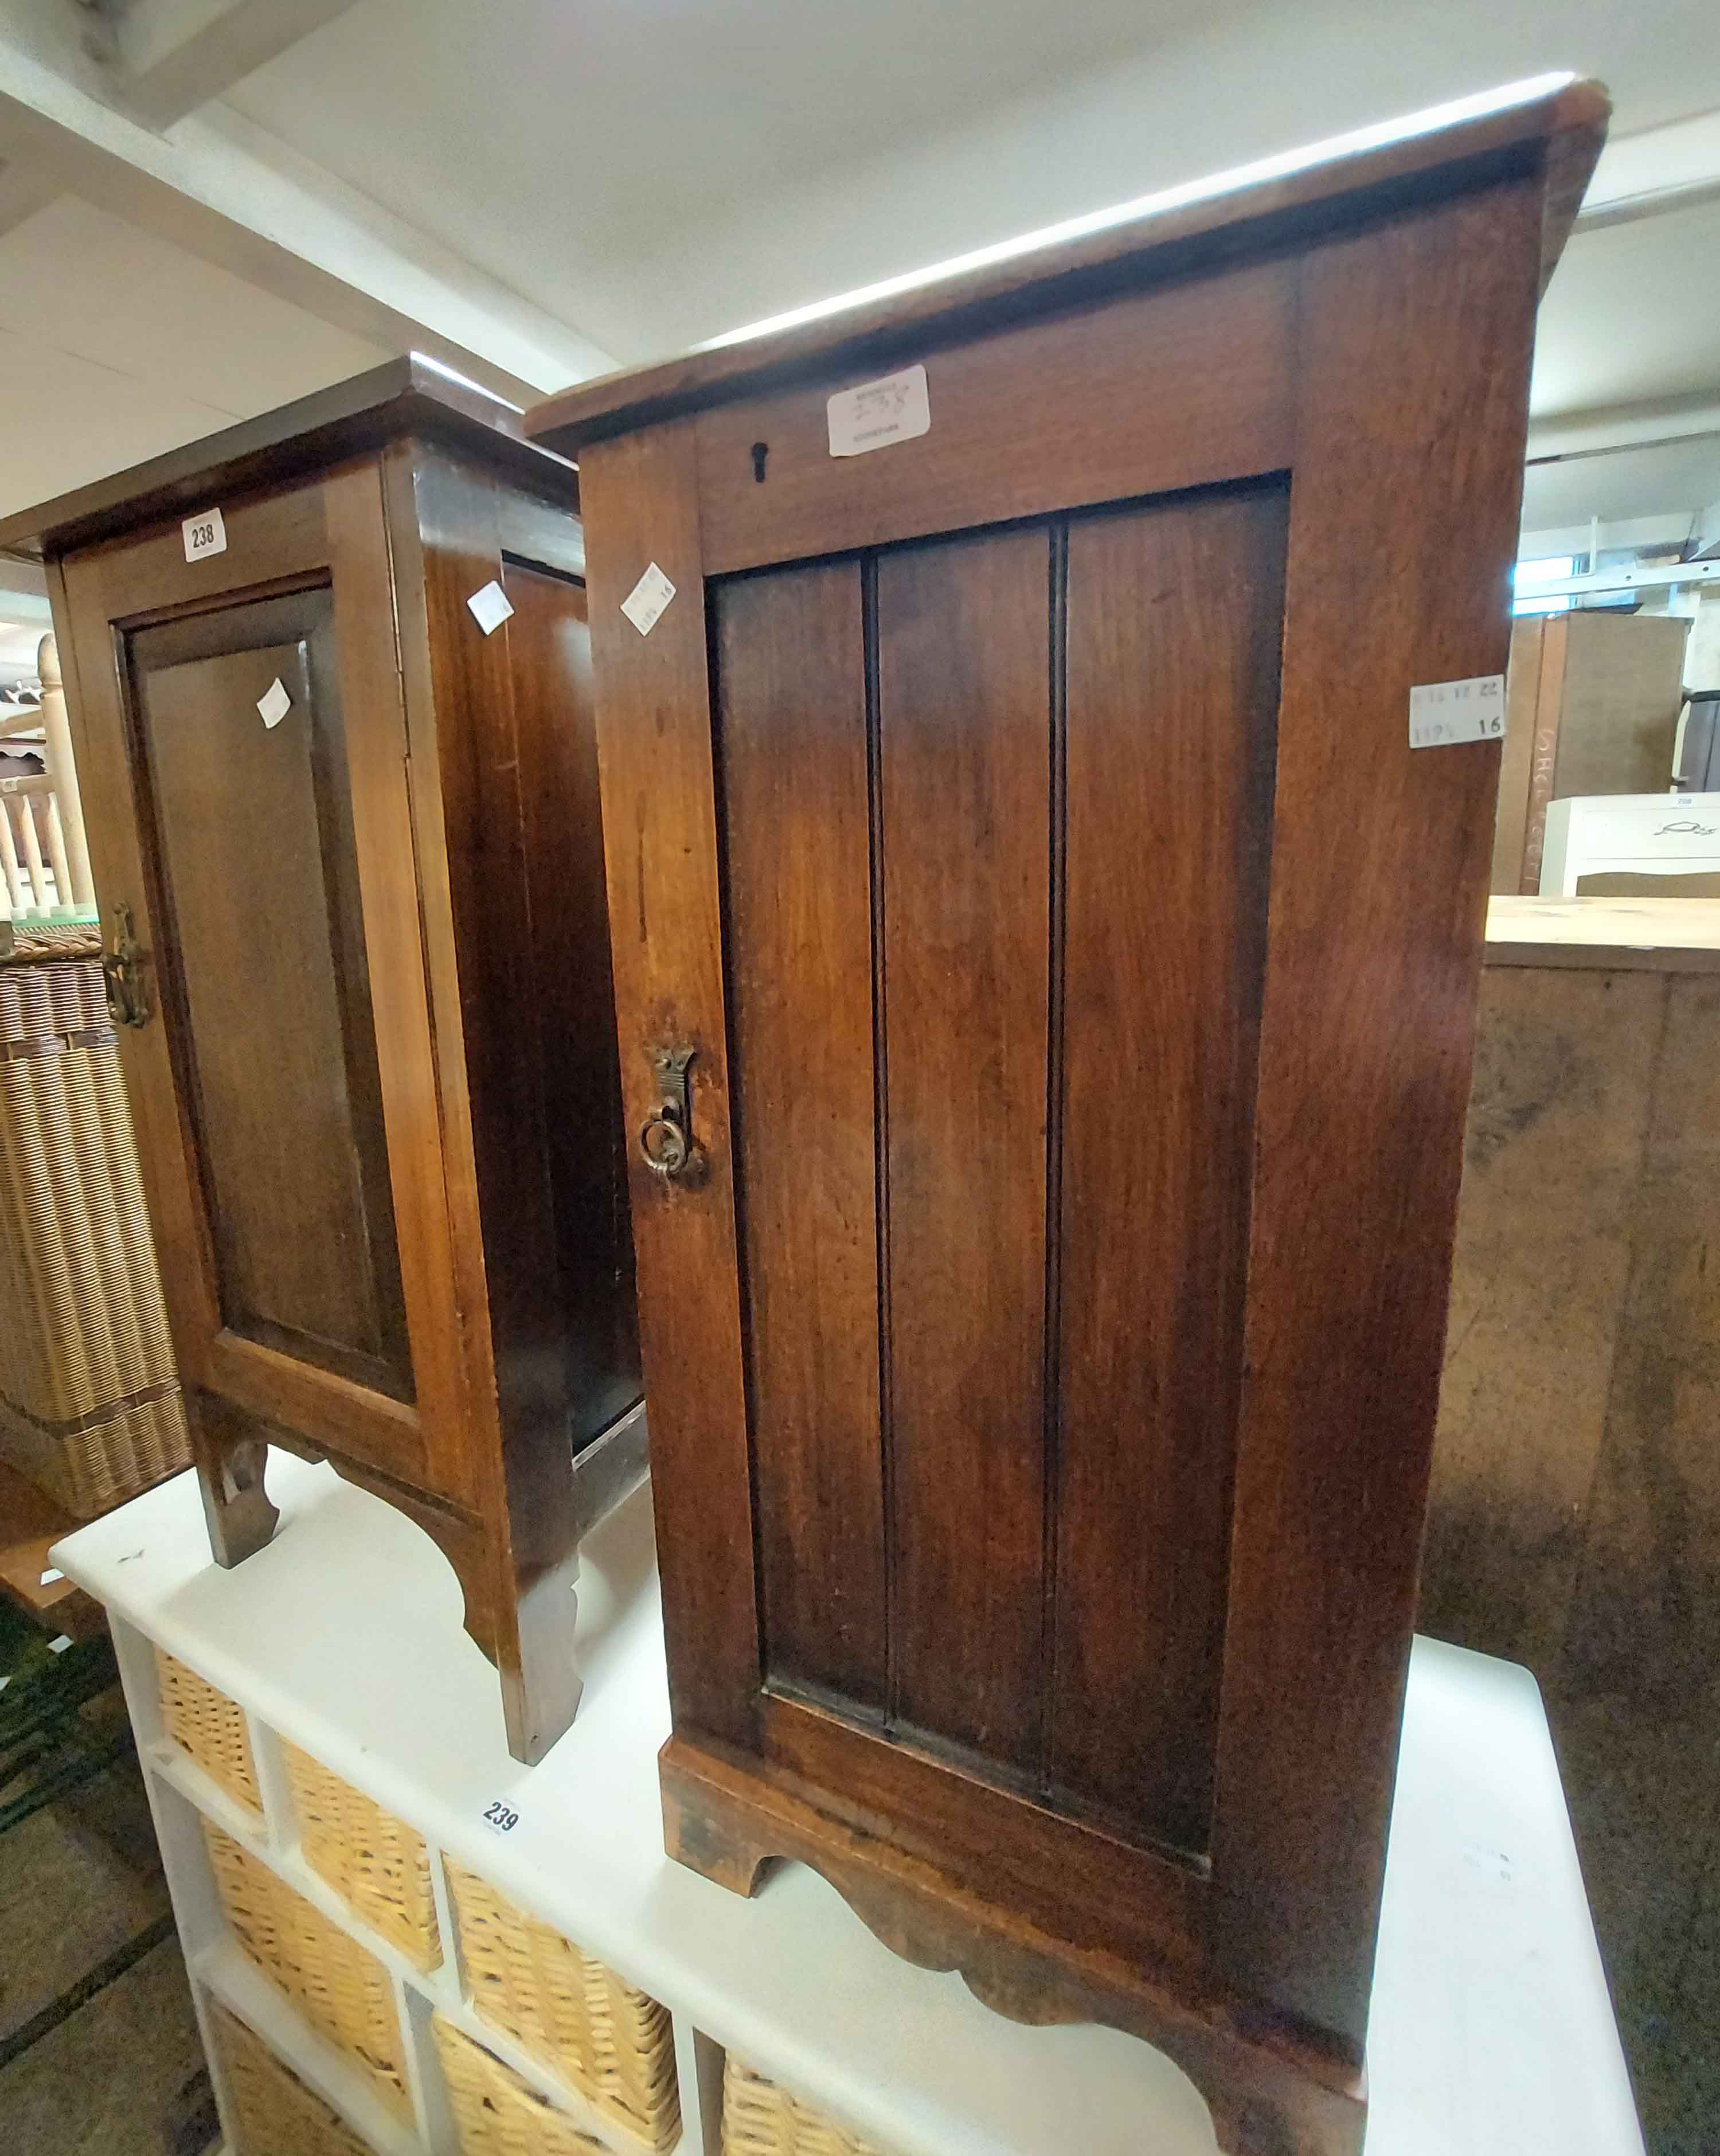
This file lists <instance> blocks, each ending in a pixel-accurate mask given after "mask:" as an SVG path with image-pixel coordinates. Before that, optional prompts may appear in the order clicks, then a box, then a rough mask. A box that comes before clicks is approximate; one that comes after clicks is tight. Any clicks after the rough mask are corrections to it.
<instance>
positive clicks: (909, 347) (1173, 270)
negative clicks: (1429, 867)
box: [526, 82, 1610, 671]
mask: <svg viewBox="0 0 1720 2156" xmlns="http://www.w3.org/2000/svg"><path fill="white" fill-rule="evenodd" d="M1609 112H1610V104H1609V100H1608V98H1607V95H1606V93H1605V91H1604V90H1603V89H1602V88H1601V87H1600V85H1599V84H1598V83H1593V82H1573V83H1569V84H1567V85H1564V86H1563V87H1561V88H1558V89H1556V90H1553V91H1552V92H1551V93H1550V94H1549V95H1545V96H1543V97H1540V98H1537V99H1535V100H1532V101H1530V102H1528V103H1525V104H1522V105H1512V106H1510V107H1507V109H1506V110H1503V111H1502V112H1497V113H1492V114H1487V115H1483V116H1481V117H1479V118H1477V119H1474V120H1471V121H1464V122H1461V123H1460V124H1458V125H1456V126H1450V125H1447V126H1440V127H1435V128H1432V129H1429V130H1425V131H1421V132H1419V133H1417V134H1415V135H1411V136H1404V137H1400V138H1399V139H1398V140H1396V141H1389V142H1386V143H1384V144H1383V145H1380V146H1377V147H1374V148H1370V149H1367V150H1363V151H1353V152H1352V153H1350V154H1349V155H1348V156H1343V157H1327V158H1324V159H1321V160H1317V162H1313V163H1311V164H1307V165H1305V166H1303V167H1301V168H1300V169H1298V170H1296V171H1295V172H1290V173H1286V174H1285V175H1283V176H1281V177H1271V178H1266V179H1261V180H1256V181H1255V182H1252V183H1251V184H1250V185H1247V186H1245V187H1223V188H1219V189H1218V190H1216V191H1214V192H1213V193H1207V194H1204V195H1197V196H1196V197H1195V198H1194V200H1192V201H1183V202H1180V203H1174V204H1172V205H1168V206H1166V207H1163V208H1156V209H1149V210H1147V211H1145V212H1143V213H1139V214H1136V215H1133V216H1130V215H1127V214H1126V212H1127V205H1124V206H1123V210H1122V212H1120V213H1119V215H1118V218H1117V220H1116V221H1115V222H1106V223H1101V224H1100V225H1099V226H1098V228H1096V230H1093V231H1091V232H1089V233H1084V234H1074V235H1065V236H1061V237H1053V238H1050V239H1047V240H1045V241H1044V242H1041V243H1040V244H1037V245H1035V246H1030V247H1026V248H1024V249H1023V250H1022V251H1021V252H1019V253H1018V254H1010V255H1007V256H1005V257H1004V259H1002V260H1001V261H999V262H994V263H988V264H983V265H981V266H979V267H977V268H974V269H966V270H958V271H956V272H954V273H952V274H951V275H944V276H941V277H935V278H931V279H929V280H927V281H925V282H923V283H920V284H916V285H910V286H909V287H908V288H907V289H906V290H902V291H899V292H895V293H891V294H888V295H886V296H885V297H883V298H881V299H875V300H865V299H862V300H860V301H858V302H857V303H855V304H853V305H842V306H838V307H836V308H834V309H833V310H832V311H829V312H828V313H825V314H823V315H819V316H816V317H815V318H814V319H813V320H812V321H807V322H803V323H798V324H794V325H792V326H788V327H787V328H783V329H781V330H778V331H772V332H768V333H767V334H765V335H762V336H753V337H744V338H738V339H736V340H734V341H729V342H726V343H718V344H716V345H711V346H705V347H704V348H703V349H701V350H700V351H697V352H690V353H687V354H686V355H685V356H684V357H680V358H677V359H671V360H665V361H660V362H655V363H654V364H652V365H650V366H647V367H634V368H631V369H629V370H626V371H624V372H621V373H618V374H611V375H606V376H604V377H602V378H601V379H600V380H598V381H596V382H580V383H578V384H577V385H576V386H575V387H574V388H571V389H564V390H563V391H562V393H560V394H559V395H558V396H556V397H552V398H547V399H546V400H545V402H544V403H542V404H539V405H537V406H536V407H534V408H533V409H532V410H531V412H529V413H527V414H526V432H527V433H528V434H531V437H532V438H533V439H534V440H537V441H541V442H544V443H547V444H548V445H549V446H550V447H551V448H552V449H558V450H560V451H561V452H562V454H564V455H569V456H571V455H574V454H578V452H579V451H580V450H582V449H583V448H584V446H585V444H587V443H588V442H593V441H596V440H598V439H601V438H603V437H604V436H608V435H613V434H622V433H626V432H629V431H631V430H633V429H638V428H642V427H645V426H649V425H653V424H655V423H659V422H660V421H662V420H665V419H669V418H675V417H676V416H678V415H679V414H680V413H684V412H687V411H690V410H696V409H700V408H704V407H706V406H711V405H716V404H719V403H723V402H726V401H727V400H728V399H730V398H735V397H740V396H745V395H747V394H749V393H753V392H755V391H757V390H759V389H762V388H768V387H774V386H778V385H780V384H782V383H783V382H786V381H792V380H793V379H796V378H797V377H807V376H809V375H812V374H814V373H817V374H819V376H820V377H822V376H823V375H824V374H832V375H839V374H840V373H842V372H845V371H850V370H854V369H860V368H865V369H868V370H870V371H875V372H879V373H882V372H885V371H886V368H887V367H889V366H890V365H891V363H892V362H896V361H898V360H899V359H901V358H902V357H913V358H919V357H923V354H924V352H925V350H926V349H927V340H928V337H929V336H932V335H934V334H935V335H936V336H937V338H938V339H939V340H940V341H951V342H953V341H957V340H958V339H962V338H965V337H970V336H979V335H982V334H983V333H984V332H986V331H989V330H991V329H994V328H996V327H998V326H999V325H1000V324H1003V323H1008V322H1010V321H1019V320H1021V319H1022V318H1023V317H1024V316H1027V315H1030V314H1034V313H1051V312H1057V311H1067V310H1069V309H1071V308H1073V307H1077V306H1080V305H1084V304H1086V303H1087V302H1089V301H1091V300H1096V299H1101V298H1106V297H1109V296H1111V295H1113V294H1115V293H1116V292H1117V291H1118V290H1127V289H1129V288H1130V287H1131V286H1136V285H1141V284H1142V283H1147V282H1151V281H1154V280H1161V279H1168V278H1171V277H1177V276H1190V275H1197V274H1199V273H1200V272H1202V271H1207V272H1210V271H1211V269H1213V268H1214V265H1215V264H1222V263H1225V262H1227V261H1230V260H1234V259H1235V258H1236V256H1237V255H1239V254H1243V253H1245V252H1246V251H1248V250H1249V249H1250V248H1253V249H1266V248H1267V247H1283V248H1286V249H1288V248H1295V247H1306V246H1308V245H1311V244H1315V243H1317V242H1318V241H1319V240H1321V239H1324V238H1327V237H1328V236H1329V235H1330V234H1332V231H1333V230H1334V228H1340V229H1341V228H1343V226H1344V225H1346V224H1348V223H1353V222H1356V221H1358V220H1361V219H1365V218H1369V217H1379V216H1381V215H1384V214H1387V213H1389V212H1390V211H1392V210H1393V209H1394V208H1404V207H1408V206H1413V205H1415V204H1416V203H1425V202H1427V201H1428V200H1430V199H1435V200H1436V199H1438V198H1440V197H1442V196H1445V195H1447V194H1449V193H1451V192H1452V190H1453V189H1454V187H1462V186H1463V185H1464V184H1466V182H1469V183H1471V184H1481V183H1484V182H1486V181H1489V180H1497V179H1501V178H1505V177H1509V176H1510V175H1512V173H1531V174H1533V175H1534V176H1535V177H1540V176H1541V174H1542V173H1543V171H1544V172H1547V173H1548V176H1549V178H1550V181H1551V185H1550V186H1549V187H1548V189H1547V191H1546V192H1547V198H1548V199H1547V207H1546V210H1545V212H1544V213H1542V212H1539V211H1538V218H1540V221H1541V224H1542V230H1541V233H1540V234H1539V236H1538V239H1537V254H1538V270H1537V282H1538V284H1542V283H1544V281H1545V279H1546V277H1547V276H1548V275H1550V274H1551V272H1552V269H1553V264H1554V262H1556V261H1557V259H1558V251H1559V249H1560V248H1561V247H1562V246H1563V243H1564V239H1565V236H1566V234H1567V233H1568V232H1569V228H1570V219H1571V218H1572V217H1573V216H1574V214H1575V209H1576V204H1577V203H1578V201H1579V199H1580V198H1581V195H1582V192H1583V187H1584V184H1585V183H1586V182H1587V179H1588V176H1589V172H1591V171H1592V170H1593V169H1594V160H1595V158H1596V157H1599V154H1600V146H1601V142H1602V140H1603V139H1604V135H1605V131H1606V122H1607V117H1608V114H1609ZM833 386H834V384H833ZM1496 671H1497V669H1496Z"/></svg>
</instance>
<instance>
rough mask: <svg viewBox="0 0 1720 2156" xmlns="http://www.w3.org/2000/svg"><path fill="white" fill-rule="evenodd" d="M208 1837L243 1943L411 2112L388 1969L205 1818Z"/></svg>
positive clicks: (319, 2027)
mask: <svg viewBox="0 0 1720 2156" xmlns="http://www.w3.org/2000/svg"><path fill="white" fill-rule="evenodd" d="M203 1837H204V1840H205V1841H206V1842H207V1843H208V1851H209V1862H210V1865H211V1866H212V1867H213V1871H214V1874H215V1884H216V1886H217V1887H218V1889H219V1892H220V1895H221V1899H222V1902H223V1904H224V1905H225V1907H226V1910H227V1918H228V1922H229V1923H230V1924H231V1925H232V1927H233V1929H234V1936H235V1937H236V1938H238V1940H239V1944H240V1945H241V1946H242V1947H243V1948H244V1950H245V1952H246V1953H248V1954H249V1956H250V1958H251V1959H252V1960H253V1961H254V1963H256V1965H257V1967H258V1968H259V1969H261V1971H262V1972H263V1974H264V1976H266V1977H268V1978H269V1979H270V1980H271V1982H273V1983H274V1984H276V1985H277V1986H278V1987H279V1988H280V1990H282V1991H284V1992H285V1994H286V1995H287V1997H288V1998H289V1999H290V2000H291V2001H292V2003H293V2005H295V2006H296V2007H297V2008H298V2010H299V2011H300V2013H301V2014H302V2015H304V2017H305V2020H306V2021H308V2022H309V2023H310V2025H311V2027H312V2028H313V2029H315V2030H316V2033H317V2034H318V2035H320V2036H321V2037H323V2038H324V2039H325V2040H326V2041H327V2042H329V2043H331V2044H332V2045H334V2046H336V2049H337V2050H340V2051H344V2052H345V2053H346V2055H347V2057H348V2058H349V2059H351V2060H352V2062H353V2063H354V2064H355V2065H356V2066H360V2067H362V2069H363V2070H364V2071H365V2072H366V2073H367V2074H368V2075H369V2076H370V2080H371V2083H372V2087H374V2088H375V2090H376V2092H377V2095H378V2096H379V2097H381V2098H382V2100H383V2102H384V2103H386V2104H387V2105H388V2107H390V2109H391V2110H393V2111H394V2112H397V2113H398V2115H399V2116H400V2117H402V2118H410V2117H411V2116H412V2098H411V2097H410V2096H409V2095H408V2092H407V2087H406V2074H405V2069H404V2066H403V2061H402V2049H403V2047H402V2041H401V2032H400V2019H399V2015H398V2013H397V2012H396V2010H395V2005H394V1990H393V1984H392V1983H391V1982H390V1980H389V1978H388V1971H387V1970H386V1969H384V1968H383V1965H382V1963H380V1962H379V1961H378V1960H377V1958H376V1956H375V1955H374V1954H372V1953H367V1951H366V1950H365V1948H362V1946H360V1945H359V1943H358V1942H357V1939H353V1938H348V1937H347V1934H346V1933H345V1932H343V1931H341V1929H340V1928H339V1926H338V1925H336V1924H332V1923H331V1922H329V1920H328V1918H327V1917H325V1916H324V1915H323V1913H322V1912H321V1910H320V1909H316V1908H313V1907H311V1904H310V1902H307V1901H306V1900H305V1898H304V1897H303V1895H301V1894H295V1892H293V1890H292V1888H291V1887H290V1886H286V1885H285V1884H284V1883H283V1882H282V1881H280V1880H279V1879H277V1878H276V1877H275V1874H274V1873H273V1872H272V1871H270V1869H269V1867H268V1866H267V1865H265V1864H263V1863H260V1862H259V1861H258V1859H257V1858H256V1857H254V1856H251V1855H250V1853H249V1851H246V1850H244V1849H241V1848H240V1847H239V1844H238V1843H237V1842H236V1841H234V1840H233V1839H232V1837H231V1836H230V1835H224V1834H223V1833H222V1832H221V1830H220V1829H219V1828H218V1827H216V1826H213V1825H210V1823H209V1822H208V1820H204V1822H203Z"/></svg>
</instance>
